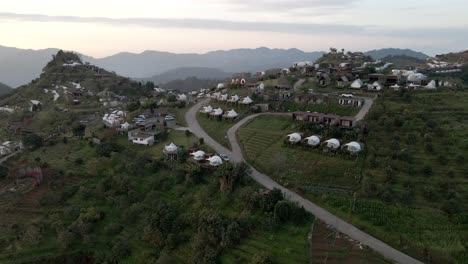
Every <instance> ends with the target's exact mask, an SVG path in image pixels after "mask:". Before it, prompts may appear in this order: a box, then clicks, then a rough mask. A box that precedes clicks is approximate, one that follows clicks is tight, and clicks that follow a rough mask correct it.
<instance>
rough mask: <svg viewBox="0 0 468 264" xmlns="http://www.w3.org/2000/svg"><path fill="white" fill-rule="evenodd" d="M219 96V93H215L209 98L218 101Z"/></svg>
mask: <svg viewBox="0 0 468 264" xmlns="http://www.w3.org/2000/svg"><path fill="white" fill-rule="evenodd" d="M220 96H221V93H220V92H217V93H213V94H212V95H211V98H212V99H218V98H219V97H220Z"/></svg>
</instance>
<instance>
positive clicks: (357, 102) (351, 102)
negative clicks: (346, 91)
mask: <svg viewBox="0 0 468 264" xmlns="http://www.w3.org/2000/svg"><path fill="white" fill-rule="evenodd" d="M338 104H340V105H346V106H353V107H361V106H362V105H363V100H361V99H354V98H340V99H338Z"/></svg>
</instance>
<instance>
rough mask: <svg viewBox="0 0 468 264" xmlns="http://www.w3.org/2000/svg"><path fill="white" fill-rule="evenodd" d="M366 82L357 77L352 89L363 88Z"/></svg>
mask: <svg viewBox="0 0 468 264" xmlns="http://www.w3.org/2000/svg"><path fill="white" fill-rule="evenodd" d="M363 85H364V83H363V82H362V81H361V79H356V80H355V81H354V82H353V83H352V84H351V88H352V89H361V88H362V86H363Z"/></svg>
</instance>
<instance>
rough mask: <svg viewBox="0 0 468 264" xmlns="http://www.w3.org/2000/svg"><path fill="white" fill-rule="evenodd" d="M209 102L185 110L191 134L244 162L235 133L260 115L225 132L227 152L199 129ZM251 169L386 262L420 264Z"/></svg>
mask: <svg viewBox="0 0 468 264" xmlns="http://www.w3.org/2000/svg"><path fill="white" fill-rule="evenodd" d="M209 101H210V99H204V100H201V101H200V102H198V103H197V104H195V105H194V106H193V107H191V108H190V109H189V111H188V112H187V113H186V114H185V119H186V121H187V124H188V126H189V128H190V130H191V132H192V133H193V134H195V135H196V136H197V137H199V138H203V139H204V142H205V144H207V145H209V146H210V147H211V148H213V149H214V150H215V151H216V152H218V153H222V154H226V155H228V156H230V158H231V161H232V162H235V163H239V162H246V160H245V159H244V156H243V153H242V149H241V146H240V144H239V141H238V140H237V131H238V130H239V129H240V128H241V127H242V126H243V125H245V124H246V123H247V122H249V121H250V120H252V119H254V118H256V117H258V116H259V115H262V114H255V115H251V116H248V117H246V118H244V119H242V120H241V121H239V122H238V123H236V124H235V125H234V126H233V127H231V128H230V129H229V130H228V132H227V137H228V139H229V143H230V144H231V147H232V151H231V150H228V149H227V148H226V147H224V146H222V145H221V144H219V143H218V142H216V141H215V140H214V139H213V138H211V137H210V136H209V135H208V134H207V133H206V132H205V131H204V130H203V129H202V128H201V126H200V124H199V123H198V121H197V113H198V112H199V110H200V108H201V107H202V106H203V105H205V104H207V103H208V102H209ZM372 103H373V100H372V99H369V98H367V99H366V100H365V105H364V106H363V107H362V109H361V111H360V112H359V113H358V115H357V116H356V119H358V118H359V120H361V119H363V118H364V117H365V115H366V114H367V112H368V111H369V109H370V108H371V107H372ZM271 115H285V114H281V113H277V114H271ZM250 167H251V168H252V173H251V177H252V178H253V179H254V180H255V181H257V182H258V183H259V184H261V185H262V186H264V187H265V188H267V189H270V190H271V189H274V188H277V189H280V190H281V191H282V192H283V193H284V195H285V197H286V198H287V199H289V200H290V201H293V202H297V203H298V204H299V205H300V206H303V207H304V209H305V210H306V211H308V212H310V213H312V214H313V215H314V216H315V217H317V218H318V219H320V220H321V221H323V222H324V223H326V224H327V225H330V226H332V227H333V228H335V229H336V230H338V231H339V232H341V233H343V234H345V235H347V236H349V237H350V238H352V239H354V240H356V241H359V242H361V243H362V244H364V245H367V246H369V247H370V248H372V249H373V250H374V251H376V252H378V253H380V254H382V255H383V256H384V257H386V258H387V259H390V260H393V261H394V262H397V263H404V264H421V263H422V262H421V261H419V260H416V259H414V258H412V257H410V256H408V255H406V254H404V253H402V252H400V251H398V250H396V249H394V248H392V247H391V246H389V245H387V244H386V243H384V242H383V241H380V240H378V239H377V238H375V237H373V236H371V235H369V234H367V233H365V232H363V231H361V230H360V229H358V228H356V227H355V226H353V225H351V224H350V223H348V222H346V221H345V220H343V219H341V218H339V217H337V216H335V215H333V214H332V213H330V212H328V211H327V210H325V209H323V208H321V207H320V206H318V205H317V204H315V203H313V202H311V201H309V200H307V199H305V198H303V197H301V196H300V195H299V194H297V193H295V192H293V191H291V190H289V189H287V188H285V187H283V186H281V185H280V184H278V183H277V182H275V181H274V180H273V179H271V178H270V177H268V176H267V175H265V174H263V173H261V172H259V171H257V170H256V169H255V168H253V167H252V166H250Z"/></svg>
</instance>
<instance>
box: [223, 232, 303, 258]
mask: <svg viewBox="0 0 468 264" xmlns="http://www.w3.org/2000/svg"><path fill="white" fill-rule="evenodd" d="M309 226H310V225H309V224H305V225H302V226H292V225H287V226H282V227H281V228H279V229H278V230H277V231H274V232H271V231H259V232H256V233H255V234H253V235H252V236H250V237H249V238H248V239H246V240H244V241H242V242H241V244H240V245H239V246H238V247H237V248H235V249H234V250H232V251H231V252H230V253H229V254H227V255H225V256H223V257H222V258H221V260H222V263H226V264H231V263H250V261H251V260H252V258H254V257H256V256H259V255H262V253H263V254H266V253H265V252H269V253H268V254H267V256H268V257H270V258H271V259H272V260H273V261H274V263H278V264H283V263H288V264H293V263H297V264H302V263H308V262H309V254H308V253H307V251H308V242H307V234H308V232H309Z"/></svg>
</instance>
